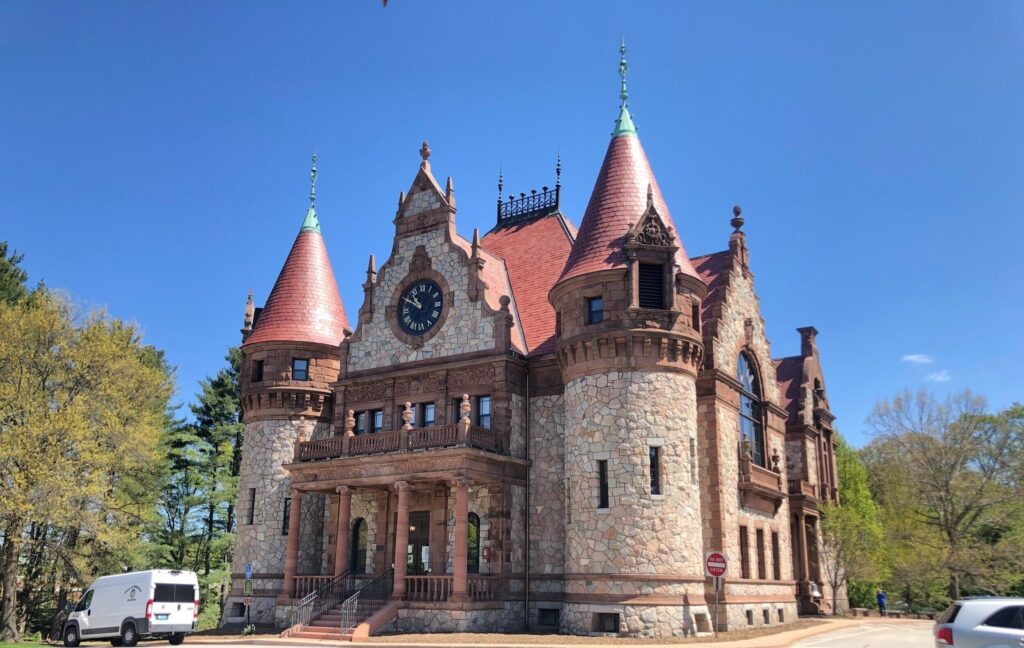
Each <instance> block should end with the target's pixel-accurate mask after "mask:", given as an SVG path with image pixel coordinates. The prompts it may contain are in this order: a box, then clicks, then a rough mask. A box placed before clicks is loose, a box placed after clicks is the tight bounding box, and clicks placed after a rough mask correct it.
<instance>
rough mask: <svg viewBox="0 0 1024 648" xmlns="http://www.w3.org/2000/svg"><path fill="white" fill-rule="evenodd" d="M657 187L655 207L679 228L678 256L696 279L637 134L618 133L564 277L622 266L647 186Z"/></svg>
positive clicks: (599, 175)
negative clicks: (624, 246)
mask: <svg viewBox="0 0 1024 648" xmlns="http://www.w3.org/2000/svg"><path fill="white" fill-rule="evenodd" d="M648 184H650V185H651V186H652V188H653V190H654V206H655V208H657V210H658V214H659V215H660V216H661V218H662V220H663V221H664V222H665V224H666V225H668V226H669V227H672V228H673V230H674V231H675V235H676V240H677V241H678V242H679V252H678V253H677V254H676V260H677V262H678V263H679V267H680V268H681V269H682V271H683V272H684V273H686V274H689V275H691V276H694V277H696V276H697V273H696V271H694V269H693V266H691V265H690V259H689V257H687V256H686V250H685V249H684V248H683V243H682V240H681V238H682V237H681V235H680V232H679V230H678V228H676V227H675V225H674V223H673V222H672V216H671V214H670V213H669V210H668V205H666V204H665V200H664V198H662V195H661V189H660V188H659V187H658V181H657V180H656V179H655V177H654V172H653V171H651V165H650V163H649V162H648V161H647V155H646V154H645V153H644V149H643V146H641V144H640V139H639V138H638V137H636V136H635V135H620V136H618V137H613V138H612V141H611V142H610V143H609V144H608V151H607V152H606V153H605V156H604V163H603V164H602V165H601V171H600V173H598V175H597V182H595V183H594V192H593V193H592V194H591V195H590V202H589V203H588V204H587V211H586V212H584V214H583V221H582V222H581V223H580V230H579V236H578V238H577V239H576V245H575V246H574V247H573V250H572V254H571V255H570V256H569V260H568V262H566V264H565V269H564V271H563V272H562V277H561V279H562V280H564V279H569V278H572V277H577V276H579V275H582V274H587V273H589V272H597V271H599V270H607V269H610V268H623V267H625V265H626V256H625V254H624V253H623V251H622V245H623V244H624V243H625V241H626V232H627V231H628V230H629V228H630V227H631V226H632V225H633V224H635V223H636V222H637V221H638V220H639V219H640V217H641V216H642V215H643V213H644V211H645V210H646V209H647V185H648Z"/></svg>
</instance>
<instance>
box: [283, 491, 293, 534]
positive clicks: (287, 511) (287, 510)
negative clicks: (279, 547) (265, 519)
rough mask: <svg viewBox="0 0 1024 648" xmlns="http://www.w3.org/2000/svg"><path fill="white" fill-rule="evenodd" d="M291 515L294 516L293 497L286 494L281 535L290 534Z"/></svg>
mask: <svg viewBox="0 0 1024 648" xmlns="http://www.w3.org/2000/svg"><path fill="white" fill-rule="evenodd" d="M291 516H292V498H291V496H290V495H289V496H286V497H285V498H284V507H283V515H282V517H281V535H282V536H286V535H288V526H289V525H288V521H289V518H291Z"/></svg>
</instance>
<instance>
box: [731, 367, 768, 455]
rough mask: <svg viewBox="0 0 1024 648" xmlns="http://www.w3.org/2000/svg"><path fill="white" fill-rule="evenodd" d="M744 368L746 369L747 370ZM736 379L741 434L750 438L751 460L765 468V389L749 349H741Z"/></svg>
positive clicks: (742, 436)
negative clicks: (738, 387)
mask: <svg viewBox="0 0 1024 648" xmlns="http://www.w3.org/2000/svg"><path fill="white" fill-rule="evenodd" d="M744 369H746V371H745V372H744ZM748 378H749V380H748ZM736 380H737V381H738V382H739V383H740V392H739V396H740V399H739V400H740V406H739V428H740V436H741V438H744V439H749V440H750V456H751V460H752V461H753V462H754V463H755V464H757V465H758V466H761V467H762V468H765V467H767V463H766V462H767V460H768V457H767V452H766V445H767V439H766V437H765V427H766V426H765V420H764V419H765V415H764V413H765V407H764V391H763V389H762V387H761V384H762V383H761V374H760V370H759V368H758V365H757V362H756V361H755V360H754V358H753V356H752V354H750V353H749V352H748V351H747V350H743V351H740V353H739V355H738V356H737V357H736ZM748 430H749V431H748Z"/></svg>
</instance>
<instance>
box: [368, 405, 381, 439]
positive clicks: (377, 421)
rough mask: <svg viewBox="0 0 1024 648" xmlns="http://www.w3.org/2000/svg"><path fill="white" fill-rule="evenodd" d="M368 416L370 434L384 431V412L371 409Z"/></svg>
mask: <svg viewBox="0 0 1024 648" xmlns="http://www.w3.org/2000/svg"><path fill="white" fill-rule="evenodd" d="M368 413H369V416H368V417H367V422H368V423H369V424H370V433H371V434H378V433H380V432H383V431H384V410H383V409H372V410H368Z"/></svg>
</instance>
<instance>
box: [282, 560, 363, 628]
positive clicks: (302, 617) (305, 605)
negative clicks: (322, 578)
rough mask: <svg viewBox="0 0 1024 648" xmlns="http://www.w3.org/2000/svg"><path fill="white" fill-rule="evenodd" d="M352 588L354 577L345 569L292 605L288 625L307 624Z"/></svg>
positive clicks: (353, 587)
mask: <svg viewBox="0 0 1024 648" xmlns="http://www.w3.org/2000/svg"><path fill="white" fill-rule="evenodd" d="M354 590H355V578H354V577H353V576H352V574H351V573H350V572H349V570H347V569H346V570H345V571H343V572H342V573H340V574H338V575H337V576H335V577H334V578H332V579H331V580H329V581H328V582H327V583H325V584H323V585H321V586H320V587H318V588H316V589H315V590H313V591H312V592H310V593H309V594H307V595H305V596H304V597H302V598H301V599H299V602H298V603H296V604H295V605H293V606H292V612H291V623H290V624H289V625H290V627H292V628H294V627H296V626H300V627H301V626H307V625H309V624H310V623H312V622H313V620H314V619H316V618H317V617H319V616H321V615H322V614H323V613H324V612H326V611H327V610H330V609H331V608H332V607H334V606H335V605H337V604H338V603H339V602H340V601H343V600H345V599H346V598H348V597H349V596H350V595H351V593H352V592H353V591H354Z"/></svg>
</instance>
